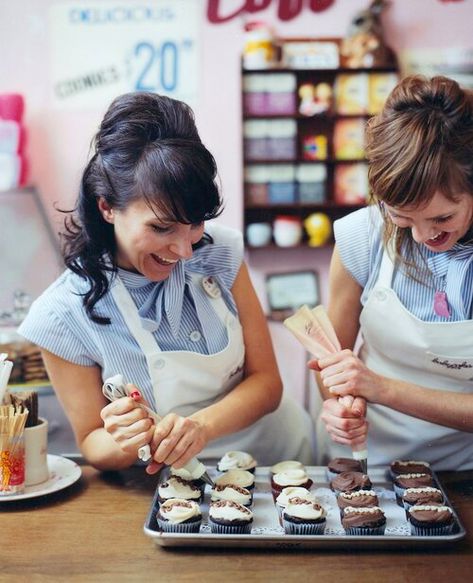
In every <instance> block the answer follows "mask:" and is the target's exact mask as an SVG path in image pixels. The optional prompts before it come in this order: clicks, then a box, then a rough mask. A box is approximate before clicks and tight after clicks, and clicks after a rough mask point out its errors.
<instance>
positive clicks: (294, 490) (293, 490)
mask: <svg viewBox="0 0 473 583" xmlns="http://www.w3.org/2000/svg"><path fill="white" fill-rule="evenodd" d="M296 496H297V497H298V498H304V500H310V501H311V502H315V495H314V494H313V493H312V492H309V490H307V488H301V487H300V486H288V487H287V488H283V489H282V490H281V493H280V494H279V496H278V497H277V498H276V500H275V505H276V510H277V511H278V516H279V524H280V525H281V526H283V523H282V514H283V511H284V509H285V508H286V506H287V505H288V504H289V500H290V499H291V498H295V497H296Z"/></svg>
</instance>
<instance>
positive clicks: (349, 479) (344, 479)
mask: <svg viewBox="0 0 473 583" xmlns="http://www.w3.org/2000/svg"><path fill="white" fill-rule="evenodd" d="M372 485H373V484H372V483H371V480H370V479H369V477H368V476H367V475H366V474H363V473H362V472H342V473H341V474H338V476H336V477H335V478H333V480H331V481H330V488H331V489H332V490H333V491H334V492H336V493H340V492H353V491H355V490H370V489H371V487H372Z"/></svg>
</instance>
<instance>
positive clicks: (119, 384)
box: [102, 374, 214, 486]
mask: <svg viewBox="0 0 473 583" xmlns="http://www.w3.org/2000/svg"><path fill="white" fill-rule="evenodd" d="M102 392H103V394H104V395H105V397H107V399H108V400H109V401H114V400H115V399H119V398H120V397H131V398H132V399H133V400H134V401H135V402H136V403H137V405H138V406H139V407H141V408H142V409H144V410H145V411H146V412H147V413H148V414H149V416H150V417H151V418H152V419H153V421H154V422H155V423H159V422H160V421H161V417H160V416H159V415H158V414H157V413H155V412H154V411H153V410H152V409H151V408H150V407H149V406H148V405H147V404H145V402H144V400H143V398H142V396H141V393H140V392H139V391H138V389H137V388H136V387H135V386H134V385H132V384H125V382H124V380H123V376H122V375H121V374H117V375H115V376H113V377H110V378H108V379H106V380H105V382H104V384H103V386H102ZM138 457H139V458H140V459H141V460H143V461H149V460H150V459H151V449H150V446H149V445H145V446H143V447H140V449H139V450H138ZM157 466H158V464H157V463H156V462H154V461H151V462H150V464H149V465H148V467H147V472H148V473H154V468H155V467H157ZM184 469H185V470H187V471H188V472H189V474H190V475H191V476H192V478H193V479H195V480H197V479H199V478H200V479H202V480H204V482H206V483H207V484H210V485H211V486H213V485H214V483H213V481H212V479H211V478H210V477H209V475H208V474H207V472H206V470H205V466H204V464H202V463H201V462H200V461H199V460H198V459H197V458H192V459H191V460H190V461H189V462H187V464H186V465H185V466H184Z"/></svg>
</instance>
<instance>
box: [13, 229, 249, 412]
mask: <svg viewBox="0 0 473 583" xmlns="http://www.w3.org/2000/svg"><path fill="white" fill-rule="evenodd" d="M206 232H207V233H209V234H210V235H211V236H212V238H213V241H214V242H213V244H209V245H205V246H203V247H201V248H200V249H197V250H196V251H195V252H194V254H193V256H192V258H191V259H189V260H187V261H180V262H178V263H177V264H176V266H175V267H174V269H173V270H172V272H171V275H170V276H169V277H168V278H167V279H166V280H164V281H161V282H152V281H150V280H148V279H147V278H145V277H144V276H142V275H140V274H136V273H131V272H128V271H124V270H122V269H120V270H119V276H120V278H121V279H122V281H123V283H124V284H125V286H126V288H127V289H128V291H129V293H130V295H131V297H132V298H133V301H134V302H135V304H136V306H137V308H138V311H139V314H140V316H141V318H142V322H143V325H144V327H146V328H147V329H148V330H150V331H151V332H152V333H153V335H154V337H155V339H156V341H157V343H158V345H159V347H160V348H161V350H163V351H171V350H182V351H189V352H197V353H200V354H215V353H217V352H219V351H221V350H223V349H224V348H225V347H226V345H227V343H228V338H227V331H226V328H225V325H224V323H223V322H222V321H221V320H220V319H219V317H218V316H217V314H216V313H215V311H214V309H213V307H212V302H211V300H210V298H209V296H208V295H207V294H206V293H205V291H204V289H203V288H202V286H201V285H196V284H195V282H194V281H193V280H192V274H202V277H204V276H207V275H211V276H213V277H214V279H215V280H216V281H217V283H218V284H219V287H220V290H221V292H222V297H223V299H224V300H225V303H226V304H227V306H228V308H229V310H230V311H231V312H232V313H233V314H237V309H236V305H235V301H234V299H233V296H232V293H231V287H232V286H233V283H234V281H235V278H236V276H237V274H238V271H239V269H240V267H241V263H242V260H243V238H242V235H241V233H239V232H238V231H236V230H234V229H229V228H228V227H223V226H221V225H218V224H209V225H206ZM87 288H88V285H87V283H86V282H85V281H84V280H83V279H82V278H80V277H79V276H77V275H76V274H74V273H73V272H71V271H69V270H66V271H65V272H64V273H63V274H62V275H61V276H60V277H59V278H58V279H57V280H56V281H55V282H54V283H53V284H52V285H51V286H50V287H49V288H48V289H47V290H45V291H44V292H43V294H42V295H41V296H40V297H39V298H38V299H37V300H36V301H35V302H34V303H33V305H32V306H31V309H30V311H29V313H28V315H27V317H26V319H25V320H24V322H23V323H22V324H21V326H20V328H19V330H18V331H19V333H20V334H21V335H22V336H24V337H25V338H27V339H28V340H30V341H31V342H34V343H35V344H37V345H38V346H40V347H41V348H45V349H46V350H48V351H49V352H52V353H53V354H56V355H57V356H60V357H61V358H63V359H65V360H67V361H69V362H72V363H75V364H78V365H82V366H94V365H96V364H97V365H99V366H100V367H101V368H102V378H103V379H105V378H108V377H110V376H113V375H115V374H117V373H121V374H123V376H124V379H125V381H126V382H133V383H135V384H136V385H137V386H139V387H140V389H142V390H143V392H144V394H145V395H146V396H147V397H148V398H150V399H151V401H152V402H153V401H154V399H153V398H152V393H153V391H152V386H151V379H150V377H149V374H148V370H147V365H146V359H145V356H144V354H143V353H142V351H141V349H140V347H139V346H138V344H137V342H136V341H135V339H134V338H133V336H132V335H131V334H130V332H129V330H128V327H127V325H126V324H125V321H124V319H123V317H122V315H121V313H120V311H119V309H118V307H117V305H116V303H115V301H114V299H113V297H112V294H111V293H110V291H109V292H108V293H107V294H106V295H105V296H104V297H103V298H101V299H100V300H99V301H98V302H97V304H96V307H95V308H96V313H97V315H100V316H106V317H109V318H110V319H111V324H109V325H105V326H104V325H100V324H97V323H95V322H93V321H92V320H90V318H89V317H88V316H87V314H86V312H85V309H84V306H83V304H82V297H81V296H80V295H78V294H80V293H84V292H85V291H87Z"/></svg>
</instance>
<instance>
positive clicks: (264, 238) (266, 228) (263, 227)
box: [246, 223, 272, 247]
mask: <svg viewBox="0 0 473 583" xmlns="http://www.w3.org/2000/svg"><path fill="white" fill-rule="evenodd" d="M271 231H272V229H271V225H270V224H269V223H251V224H250V225H248V226H247V227H246V239H247V241H248V245H251V246H252V247H264V246H265V245H268V244H269V243H270V242H271Z"/></svg>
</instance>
